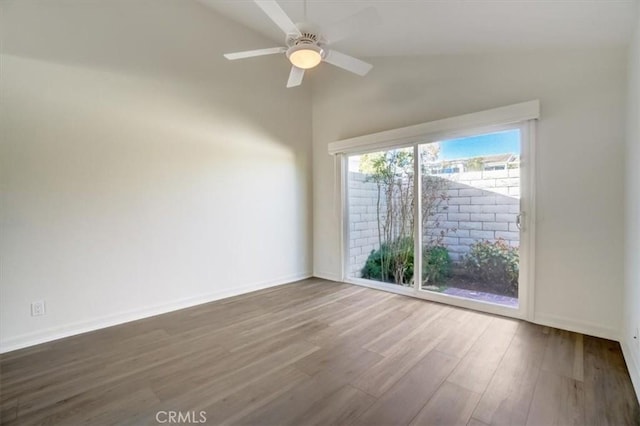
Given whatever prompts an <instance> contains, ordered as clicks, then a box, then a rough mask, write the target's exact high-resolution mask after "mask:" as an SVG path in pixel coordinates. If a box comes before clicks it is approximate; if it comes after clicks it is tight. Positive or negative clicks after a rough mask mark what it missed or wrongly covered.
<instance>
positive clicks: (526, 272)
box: [329, 100, 540, 320]
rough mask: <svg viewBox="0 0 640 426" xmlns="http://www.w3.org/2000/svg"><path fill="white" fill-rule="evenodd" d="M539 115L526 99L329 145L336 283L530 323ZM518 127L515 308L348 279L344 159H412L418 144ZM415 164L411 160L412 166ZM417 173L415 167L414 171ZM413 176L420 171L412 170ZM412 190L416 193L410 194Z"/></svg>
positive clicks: (416, 283) (535, 104) (418, 247)
mask: <svg viewBox="0 0 640 426" xmlns="http://www.w3.org/2000/svg"><path fill="white" fill-rule="evenodd" d="M539 117H540V103H539V101H537V100H535V101H529V102H524V103H520V104H515V105H510V106H506V107H501V108H495V109H491V110H486V111H481V112H477V113H472V114H466V115H462V116H458V117H452V118H446V119H443V120H438V121H432V122H427V123H422V124H418V125H414V126H409V127H403V128H399V129H393V130H388V131H384V132H378V133H373V134H369V135H364V136H359V137H355V138H350V139H344V140H340V141H337V142H333V143H330V144H329V153H330V154H333V155H336V156H337V157H338V161H336V163H337V164H338V166H339V175H338V176H336V179H339V183H340V185H339V187H340V197H339V202H340V211H341V213H342V214H341V218H340V220H341V229H340V238H341V246H340V250H341V271H340V278H341V281H343V282H347V283H351V284H356V285H361V286H365V287H371V288H376V289H379V290H384V291H390V292H393V293H397V294H403V295H407V296H412V297H417V298H421V299H426V300H431V301H435V302H441V303H446V304H450V305H454V306H460V307H463V308H469V309H475V310H479V311H483V312H488V313H493V314H498V315H504V316H509V317H514V318H521V319H527V320H532V318H533V313H534V312H535V310H534V302H535V297H534V294H535V292H534V287H535V176H536V173H535V170H536V165H535V157H536V156H535V136H536V120H537V119H539ZM511 129H519V130H520V137H521V157H520V161H521V164H520V190H521V194H520V211H521V213H522V215H523V217H522V220H521V226H522V232H521V234H520V235H521V240H520V260H521V262H520V285H519V294H518V301H519V306H518V308H517V309H515V308H509V307H506V306H502V305H498V304H493V303H487V302H480V301H475V300H470V299H465V298H460V297H456V296H451V295H443V294H438V293H435V292H431V291H425V290H421V289H420V288H419V286H420V281H421V280H414V287H403V286H399V285H395V284H389V283H382V282H377V281H373V280H366V279H361V278H350V277H348V266H349V265H348V261H347V259H348V256H349V238H348V237H349V222H348V217H349V212H348V207H349V205H348V184H347V179H348V156H349V155H356V154H365V153H367V152H376V151H383V150H390V149H396V148H406V147H413V149H414V158H417V153H418V147H419V146H420V145H423V144H426V143H431V142H438V141H443V140H451V139H455V138H461V137H467V136H474V135H481V134H487V133H494V132H499V131H504V130H511ZM417 164H418V162H417V161H414V167H417ZM418 169H419V168H418ZM414 172H415V173H416V176H419V173H420V170H414ZM420 184H421V179H419V178H418V179H415V185H416V186H417V188H414V194H420V193H421V192H420V191H419V189H420V188H419V185H420ZM416 191H417V192H416ZM416 201H417V202H416V203H415V210H414V215H417V214H418V212H419V211H420V202H421V200H416ZM414 223H415V226H416V229H415V231H414V232H415V234H414V235H421V230H420V227H421V223H420V221H419V220H415V221H414ZM415 244H416V245H415V248H414V250H415V251H414V253H417V255H416V256H414V259H416V260H417V262H416V263H415V265H414V271H418V272H416V274H417V273H420V272H419V271H421V270H422V269H421V267H422V265H421V262H422V257H421V251H422V247H421V244H420V241H418V239H416V243H415Z"/></svg>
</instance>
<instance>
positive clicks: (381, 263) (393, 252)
mask: <svg viewBox="0 0 640 426" xmlns="http://www.w3.org/2000/svg"><path fill="white" fill-rule="evenodd" d="M422 257H423V261H422V265H423V267H422V280H423V282H425V283H426V282H429V283H437V282H442V281H443V280H444V279H445V278H447V277H448V276H449V273H450V271H451V259H450V258H449V251H448V250H447V249H446V247H443V246H433V247H425V249H424V251H423V256H422ZM361 273H362V278H367V279H371V280H376V281H386V282H390V283H396V284H402V285H410V283H411V281H412V280H413V239H412V238H402V239H399V240H396V241H395V242H393V243H391V244H388V243H385V244H382V246H381V247H380V249H378V250H372V251H371V254H369V258H368V259H367V261H366V262H365V265H364V267H363V268H362V271H361Z"/></svg>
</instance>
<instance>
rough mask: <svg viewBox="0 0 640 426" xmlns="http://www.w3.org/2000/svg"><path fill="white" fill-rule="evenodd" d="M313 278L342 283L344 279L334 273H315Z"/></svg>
mask: <svg viewBox="0 0 640 426" xmlns="http://www.w3.org/2000/svg"><path fill="white" fill-rule="evenodd" d="M313 276H314V277H316V278H322V279H324V280H329V281H337V282H342V278H341V277H340V276H339V275H338V274H334V273H332V272H322V271H313Z"/></svg>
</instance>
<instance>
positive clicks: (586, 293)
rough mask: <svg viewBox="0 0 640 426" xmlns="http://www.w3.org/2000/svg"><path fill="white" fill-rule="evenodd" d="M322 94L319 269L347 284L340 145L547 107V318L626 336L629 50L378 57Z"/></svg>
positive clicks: (332, 81) (316, 96)
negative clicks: (529, 106)
mask: <svg viewBox="0 0 640 426" xmlns="http://www.w3.org/2000/svg"><path fill="white" fill-rule="evenodd" d="M373 63H374V68H373V70H372V71H371V73H370V74H369V75H368V76H367V77H366V78H362V79H361V78H358V77H355V76H352V75H349V74H347V73H344V72H340V71H335V70H333V69H329V68H328V67H325V68H323V69H322V70H319V71H320V72H319V73H318V75H317V76H316V78H315V80H314V88H313V155H314V157H313V188H314V231H315V232H314V273H315V275H318V276H323V277H328V278H333V279H336V278H337V277H339V273H340V250H339V248H340V241H339V229H340V225H339V219H340V212H339V210H338V204H337V200H338V199H337V198H336V195H335V191H337V190H338V187H337V186H335V185H334V177H335V170H334V162H333V158H332V157H331V156H329V155H328V154H327V144H328V143H330V142H333V141H336V140H340V139H344V138H349V137H355V136H359V135H363V134H368V133H373V132H377V131H382V130H387V129H393V128H398V127H403V126H407V125H411V124H418V123H423V122H428V121H432V120H437V119H441V118H446V117H452V116H457V115H461V114H465V113H472V112H476V111H482V110H485V109H490V108H495V107H500V106H505V105H510V104H514V103H518V102H523V101H528V100H533V99H540V102H541V109H542V113H541V114H542V118H541V120H540V123H539V132H538V133H539V134H538V143H537V161H538V171H537V194H536V196H537V219H538V220H537V237H536V238H537V253H536V256H537V259H536V262H537V263H536V289H535V306H536V309H535V320H536V321H538V322H541V323H546V324H549V325H555V326H559V327H561V328H568V329H572V330H577V331H583V332H587V333H589V334H594V335H598V336H606V337H610V338H618V337H619V334H620V333H619V331H620V327H621V310H622V287H623V286H622V280H623V273H622V269H623V262H622V259H623V243H622V239H623V225H622V218H623V214H622V209H621V208H620V206H621V205H622V203H623V199H624V194H623V189H622V187H623V174H624V172H623V149H624V138H625V136H624V115H625V111H626V108H625V107H626V106H625V89H626V85H625V81H626V50H625V48H623V47H620V48H610V49H599V50H581V51H574V50H558V51H539V52H531V53H520V54H518V53H511V54H492V55H477V56H476V55H465V56H440V57H430V58H385V59H374V60H373Z"/></svg>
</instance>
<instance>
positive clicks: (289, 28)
mask: <svg viewBox="0 0 640 426" xmlns="http://www.w3.org/2000/svg"><path fill="white" fill-rule="evenodd" d="M253 1H255V3H256V4H257V5H258V7H260V9H262V11H263V12H264V13H266V14H267V16H268V17H269V18H271V20H272V21H273V22H275V24H276V25H277V26H278V27H280V29H281V30H282V31H284V33H285V34H287V35H289V34H295V35H296V36H299V35H301V33H300V30H299V29H298V27H296V24H294V23H293V21H292V20H291V18H289V16H288V15H287V14H286V13H285V12H284V10H282V8H281V7H280V5H279V4H278V2H277V1H275V0H253Z"/></svg>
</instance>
